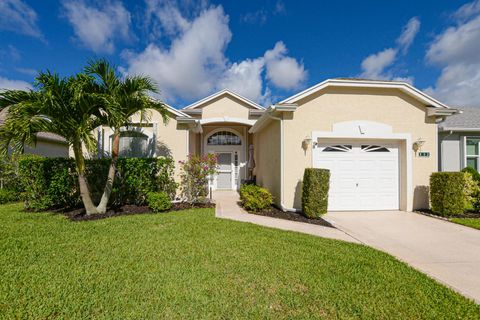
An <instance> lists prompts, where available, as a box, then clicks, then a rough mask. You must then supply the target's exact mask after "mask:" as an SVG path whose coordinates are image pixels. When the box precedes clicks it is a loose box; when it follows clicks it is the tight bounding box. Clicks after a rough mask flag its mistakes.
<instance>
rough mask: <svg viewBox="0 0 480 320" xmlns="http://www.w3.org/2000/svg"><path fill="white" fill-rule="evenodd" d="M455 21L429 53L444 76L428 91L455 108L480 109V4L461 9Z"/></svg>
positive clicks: (440, 35) (430, 59)
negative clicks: (473, 107)
mask: <svg viewBox="0 0 480 320" xmlns="http://www.w3.org/2000/svg"><path fill="white" fill-rule="evenodd" d="M453 17H454V18H455V21H454V22H453V25H452V26H450V27H448V28H446V29H445V30H444V31H443V32H442V33H440V34H439V35H437V36H436V37H435V39H434V41H433V42H432V43H431V45H430V47H429V48H428V50H427V54H426V59H427V61H428V62H429V63H431V64H435V65H438V66H440V67H442V72H441V74H440V77H439V78H438V79H437V81H436V84H435V86H432V87H429V88H427V89H426V90H425V91H426V92H428V93H429V94H431V95H433V96H435V97H436V98H438V99H440V100H442V101H444V102H446V103H449V104H451V105H453V106H477V107H480V90H479V89H478V88H480V2H479V1H474V2H471V3H468V4H466V5H464V6H462V7H460V8H459V9H458V10H457V11H456V12H455V13H454V14H453Z"/></svg>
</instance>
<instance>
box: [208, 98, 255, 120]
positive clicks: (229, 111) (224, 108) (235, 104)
mask: <svg viewBox="0 0 480 320" xmlns="http://www.w3.org/2000/svg"><path fill="white" fill-rule="evenodd" d="M202 109H203V111H202V118H203V119H208V118H219V117H233V118H240V119H248V116H249V109H250V108H249V106H248V105H247V104H246V103H244V102H243V101H240V100H238V99H235V98H234V97H231V96H228V95H222V96H220V97H218V98H216V99H214V100H212V101H210V102H209V103H208V104H207V105H205V106H202Z"/></svg>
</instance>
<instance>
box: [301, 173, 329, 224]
mask: <svg viewBox="0 0 480 320" xmlns="http://www.w3.org/2000/svg"><path fill="white" fill-rule="evenodd" d="M329 188H330V170H328V169H317V168H306V169H305V172H304V174H303V187H302V212H303V214H304V215H305V216H306V217H307V218H318V217H320V216H321V215H322V214H325V213H327V209H328V190H329Z"/></svg>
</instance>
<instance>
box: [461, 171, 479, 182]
mask: <svg viewBox="0 0 480 320" xmlns="http://www.w3.org/2000/svg"><path fill="white" fill-rule="evenodd" d="M462 172H468V173H470V174H471V175H472V178H473V180H475V181H476V182H477V183H478V184H479V185H480V173H478V171H477V170H475V169H473V168H472V167H466V168H463V169H462Z"/></svg>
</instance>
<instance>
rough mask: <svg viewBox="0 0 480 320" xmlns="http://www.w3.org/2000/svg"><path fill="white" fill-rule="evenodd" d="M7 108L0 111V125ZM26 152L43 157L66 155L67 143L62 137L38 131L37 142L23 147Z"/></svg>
mask: <svg viewBox="0 0 480 320" xmlns="http://www.w3.org/2000/svg"><path fill="white" fill-rule="evenodd" d="M7 112H8V110H7V109H4V110H2V111H1V112H0V125H2V124H3V122H4V121H5V117H6V116H7ZM24 152H25V153H26V154H36V155H39V156H44V157H52V158H53V157H68V144H67V142H66V141H65V139H64V138H62V137H60V136H58V135H56V134H52V133H49V132H40V133H38V134H37V144H36V146H35V147H33V148H31V147H25V150H24Z"/></svg>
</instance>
